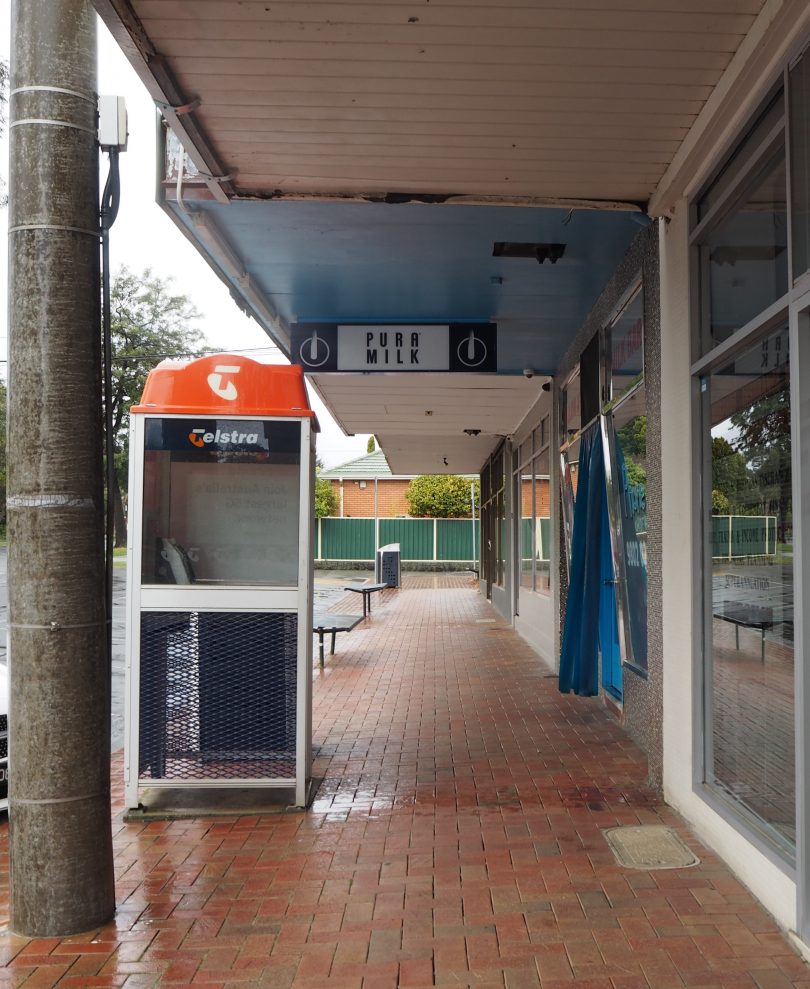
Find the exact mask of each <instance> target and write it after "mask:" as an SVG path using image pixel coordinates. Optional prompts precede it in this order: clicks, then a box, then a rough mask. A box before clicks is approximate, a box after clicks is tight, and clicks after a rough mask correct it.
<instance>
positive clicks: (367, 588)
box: [343, 584, 389, 618]
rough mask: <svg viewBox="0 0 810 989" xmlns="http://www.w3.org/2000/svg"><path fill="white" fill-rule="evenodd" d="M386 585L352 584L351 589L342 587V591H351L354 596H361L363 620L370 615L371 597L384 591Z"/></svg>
mask: <svg viewBox="0 0 810 989" xmlns="http://www.w3.org/2000/svg"><path fill="white" fill-rule="evenodd" d="M388 586H389V585H388V584H352V585H351V587H344V588H343V590H344V591H353V592H354V593H355V594H362V595H363V618H365V617H366V615H370V614H371V595H372V594H376V592H377V591H384V590H385V589H386V587H388Z"/></svg>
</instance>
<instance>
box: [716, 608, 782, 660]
mask: <svg viewBox="0 0 810 989" xmlns="http://www.w3.org/2000/svg"><path fill="white" fill-rule="evenodd" d="M714 617H715V618H719V619H720V620H721V621H724V622H729V624H731V625H733V626H734V640H735V645H736V648H737V649H738V650H739V648H740V628H741V627H742V628H756V629H759V631H760V634H761V636H762V647H761V652H760V658H761V659H762V662H763V663H764V662H765V633H766V632H767V631H768V630H769V629H772V628H773V626H774V621H773V608H768V607H766V606H765V605H759V604H743V603H742V602H737V601H724V602H722V603H721V605H720V610H719V611H715V612H714Z"/></svg>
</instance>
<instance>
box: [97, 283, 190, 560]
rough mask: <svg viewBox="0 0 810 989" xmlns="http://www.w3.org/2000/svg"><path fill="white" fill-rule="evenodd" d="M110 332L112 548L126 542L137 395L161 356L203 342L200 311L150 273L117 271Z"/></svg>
mask: <svg viewBox="0 0 810 989" xmlns="http://www.w3.org/2000/svg"><path fill="white" fill-rule="evenodd" d="M110 297H111V307H110V308H111V329H112V352H113V360H112V377H113V392H112V402H111V408H112V421H113V437H114V440H115V475H116V486H115V489H114V490H113V492H112V497H113V510H114V513H115V544H116V546H123V545H124V544H125V543H126V523H125V520H124V506H123V498H122V495H121V492H122V490H126V482H127V472H128V464H129V409H130V407H131V406H132V405H134V404H135V403H136V402H137V401H138V399H139V398H140V397H141V394H142V392H143V388H144V385H145V383H146V376H147V374H148V373H149V371H151V369H152V368H153V367H155V366H156V365H157V364H159V363H160V361H161V360H162V359H163V358H164V357H175V356H178V357H182V356H189V357H192V356H195V354H196V353H197V352H198V351H199V349H200V347H201V344H202V342H203V338H202V335H201V333H200V331H199V330H198V329H197V327H196V326H195V322H196V320H197V319H199V313H198V312H197V310H196V309H195V308H194V306H193V305H192V304H191V302H190V301H189V299H188V298H187V297H186V296H185V295H175V294H173V293H172V291H171V280H170V279H167V278H160V277H159V276H157V275H153V274H152V272H151V270H150V269H148V268H147V269H146V270H145V271H143V272H142V273H141V274H135V273H134V272H132V271H130V270H129V269H128V268H125V267H124V268H121V269H120V270H119V271H118V272H117V273H116V275H115V276H114V278H113V281H112V285H111V287H110Z"/></svg>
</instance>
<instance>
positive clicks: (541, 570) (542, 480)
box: [531, 447, 551, 594]
mask: <svg viewBox="0 0 810 989" xmlns="http://www.w3.org/2000/svg"><path fill="white" fill-rule="evenodd" d="M549 466H550V463H549V449H548V447H546V448H545V449H544V450H541V451H540V453H539V454H538V455H537V456H536V457H535V458H534V460H533V461H532V475H531V476H532V494H533V506H534V507H533V512H532V530H533V533H534V590H535V591H537V592H538V593H540V594H550V593H551V572H550V561H551V491H550V480H549Z"/></svg>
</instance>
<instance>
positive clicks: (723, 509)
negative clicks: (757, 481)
mask: <svg viewBox="0 0 810 989" xmlns="http://www.w3.org/2000/svg"><path fill="white" fill-rule="evenodd" d="M733 514H735V513H734V512H732V511H731V502H730V501H729V500H728V498H727V497H726V495H724V494H723V492H722V491H718V490H717V488H713V489H712V515H733Z"/></svg>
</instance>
